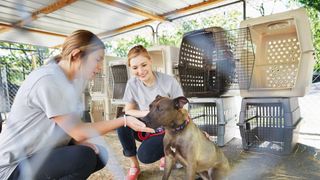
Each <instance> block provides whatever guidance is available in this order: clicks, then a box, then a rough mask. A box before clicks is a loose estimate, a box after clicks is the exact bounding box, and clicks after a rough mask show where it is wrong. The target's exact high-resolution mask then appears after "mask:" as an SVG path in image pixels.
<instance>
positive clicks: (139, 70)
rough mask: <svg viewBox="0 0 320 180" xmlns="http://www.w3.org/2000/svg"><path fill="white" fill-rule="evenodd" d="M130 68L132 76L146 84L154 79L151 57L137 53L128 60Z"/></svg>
mask: <svg viewBox="0 0 320 180" xmlns="http://www.w3.org/2000/svg"><path fill="white" fill-rule="evenodd" d="M130 69H131V72H132V74H133V75H134V76H136V77H137V78H139V79H140V80H141V81H142V82H144V83H146V84H147V83H150V81H152V80H153V79H154V78H153V76H154V75H153V73H152V62H151V59H149V58H147V57H145V56H143V55H138V56H136V57H134V58H132V59H131V60H130Z"/></svg>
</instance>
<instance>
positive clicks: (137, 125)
mask: <svg viewBox="0 0 320 180" xmlns="http://www.w3.org/2000/svg"><path fill="white" fill-rule="evenodd" d="M125 121H126V125H127V126H129V127H130V128H131V129H133V130H134V131H141V132H149V133H155V131H154V129H152V128H148V127H146V125H145V124H144V123H143V122H142V121H140V120H138V119H137V118H135V117H132V116H126V120H125Z"/></svg>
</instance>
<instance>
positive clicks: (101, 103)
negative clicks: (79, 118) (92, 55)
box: [90, 56, 120, 122]
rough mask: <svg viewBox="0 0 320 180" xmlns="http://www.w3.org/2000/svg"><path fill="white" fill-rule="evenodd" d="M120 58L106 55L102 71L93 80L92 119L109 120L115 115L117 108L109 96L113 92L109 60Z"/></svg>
mask: <svg viewBox="0 0 320 180" xmlns="http://www.w3.org/2000/svg"><path fill="white" fill-rule="evenodd" d="M119 59H120V58H117V57H111V56H106V57H105V60H104V63H103V68H102V71H101V72H100V73H99V74H97V75H96V77H95V79H94V80H93V81H92V82H91V87H90V96H91V101H90V112H91V116H92V121H94V122H97V121H102V120H109V119H113V118H114V117H115V112H116V109H115V107H113V106H112V105H111V99H110V98H109V96H110V93H112V89H111V84H110V79H111V72H110V71H109V63H108V62H109V61H117V60H119Z"/></svg>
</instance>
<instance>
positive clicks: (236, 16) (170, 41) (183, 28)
mask: <svg viewBox="0 0 320 180" xmlns="http://www.w3.org/2000/svg"><path fill="white" fill-rule="evenodd" d="M241 20H242V16H241V11H238V10H232V11H230V12H227V13H225V14H222V13H221V14H216V15H213V16H205V17H202V18H198V19H192V20H188V21H182V22H173V23H176V26H175V28H174V30H173V32H172V30H171V29H170V30H163V31H162V33H161V34H162V35H160V36H159V37H158V38H159V44H160V45H170V46H176V47H179V46H180V44H181V41H182V37H183V35H184V34H185V33H187V32H190V31H194V30H198V29H203V28H208V27H213V26H219V27H223V28H225V29H227V30H230V29H235V28H237V26H238V24H239V22H240V21H241Z"/></svg>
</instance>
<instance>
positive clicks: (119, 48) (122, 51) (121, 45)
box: [105, 35, 152, 57]
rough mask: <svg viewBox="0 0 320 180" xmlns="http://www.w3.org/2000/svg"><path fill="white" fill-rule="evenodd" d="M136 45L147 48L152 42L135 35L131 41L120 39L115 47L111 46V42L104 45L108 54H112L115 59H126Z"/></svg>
mask: <svg viewBox="0 0 320 180" xmlns="http://www.w3.org/2000/svg"><path fill="white" fill-rule="evenodd" d="M138 44H140V45H143V46H144V47H146V48H148V47H150V46H151V44H152V42H150V41H148V40H147V39H146V38H144V37H142V36H139V35H137V36H135V37H134V38H133V39H132V40H128V39H124V38H122V39H118V40H117V42H116V45H113V44H112V43H111V42H107V43H106V44H105V45H106V49H107V52H108V53H110V54H114V55H115V56H117V57H126V56H127V53H128V51H129V50H130V48H132V47H133V46H135V45H138Z"/></svg>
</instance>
